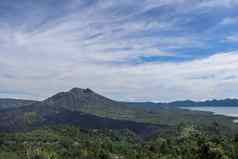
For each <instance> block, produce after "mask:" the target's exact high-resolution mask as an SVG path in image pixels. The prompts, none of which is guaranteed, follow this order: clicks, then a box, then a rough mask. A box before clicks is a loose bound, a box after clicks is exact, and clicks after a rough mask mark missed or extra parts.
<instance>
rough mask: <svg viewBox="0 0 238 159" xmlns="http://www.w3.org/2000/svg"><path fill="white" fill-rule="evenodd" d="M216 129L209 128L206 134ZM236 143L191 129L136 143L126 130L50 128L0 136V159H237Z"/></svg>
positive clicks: (178, 130) (179, 128)
mask: <svg viewBox="0 0 238 159" xmlns="http://www.w3.org/2000/svg"><path fill="white" fill-rule="evenodd" d="M215 129H216V130H217V131H218V132H219V129H217V128H216V127H211V128H210V131H213V130H215ZM237 148H238V139H237V137H236V136H233V137H229V138H228V137H226V136H220V135H219V133H217V134H210V133H207V132H205V131H203V130H201V129H197V128H196V127H194V126H192V125H184V126H180V127H178V128H177V129H176V132H175V133H174V134H173V133H168V132H167V133H164V134H158V135H155V136H154V137H153V138H150V139H148V140H144V141H143V140H140V139H139V138H138V137H137V136H136V134H134V133H133V132H130V131H128V130H97V129H94V130H84V129H79V128H77V127H69V126H68V127H51V128H43V129H37V130H34V131H32V132H28V133H16V134H0V159H94V158H95V159H180V158H181V159H237V157H238V149H237Z"/></svg>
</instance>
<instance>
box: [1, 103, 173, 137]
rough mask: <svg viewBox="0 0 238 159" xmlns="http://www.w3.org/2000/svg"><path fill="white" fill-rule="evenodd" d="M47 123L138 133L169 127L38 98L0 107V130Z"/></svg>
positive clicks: (15, 130) (149, 133)
mask: <svg viewBox="0 0 238 159" xmlns="http://www.w3.org/2000/svg"><path fill="white" fill-rule="evenodd" d="M50 125H76V126H79V127H80V128H84V129H129V130H131V131H133V132H135V133H137V134H138V135H140V136H141V137H148V136H150V135H152V134H154V133H158V132H159V131H162V130H164V129H170V127H169V126H164V125H153V124H145V123H137V122H133V121H125V120H114V119H109V118H102V117H98V116H95V115H90V114H86V113H83V112H80V111H71V110H68V109H65V108H63V107H58V106H52V105H46V104H45V103H41V102H38V103H34V104H33V105H30V106H26V107H21V108H14V109H8V110H3V111H0V132H19V131H29V130H32V129H34V128H40V127H44V126H50Z"/></svg>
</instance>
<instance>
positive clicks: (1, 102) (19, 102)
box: [0, 99, 36, 110]
mask: <svg viewBox="0 0 238 159" xmlns="http://www.w3.org/2000/svg"><path fill="white" fill-rule="evenodd" d="M34 102H36V101H32V100H23V99H0V110H2V109H8V108H17V107H21V106H26V105H30V104H32V103H34Z"/></svg>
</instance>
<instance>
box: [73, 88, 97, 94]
mask: <svg viewBox="0 0 238 159" xmlns="http://www.w3.org/2000/svg"><path fill="white" fill-rule="evenodd" d="M69 92H71V93H77V94H78V93H80V94H81V93H94V92H93V91H92V90H91V89H89V88H86V89H82V88H77V87H75V88H72V89H71V90H70V91H69Z"/></svg>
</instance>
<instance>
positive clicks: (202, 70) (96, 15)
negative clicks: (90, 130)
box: [0, 0, 238, 101]
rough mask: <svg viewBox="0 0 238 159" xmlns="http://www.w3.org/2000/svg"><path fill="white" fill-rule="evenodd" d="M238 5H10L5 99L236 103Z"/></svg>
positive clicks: (103, 0) (4, 6)
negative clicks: (79, 94) (74, 90)
mask: <svg viewBox="0 0 238 159" xmlns="http://www.w3.org/2000/svg"><path fill="white" fill-rule="evenodd" d="M222 4H224V7H222ZM236 4H237V3H236V2H235V1H231V0H224V1H216V0H210V1H196V0H194V1H188V0H173V1H170V0H166V1H165V0H159V1H158V0H156V1H154V0H140V1H135V0H120V1H111V0H84V1H82V0H70V1H63V0H60V1H55V0H43V1H40V2H33V1H30V0H23V2H21V5H20V4H19V1H11V2H9V1H5V0H4V1H2V2H0V9H1V11H2V15H3V16H2V17H1V18H0V34H1V35H4V36H1V37H0V55H1V57H0V87H1V89H2V90H5V91H2V92H7V93H0V96H1V97H5V96H10V97H11V96H12V97H22V96H24V97H26V98H34V99H43V98H45V97H47V96H49V95H51V94H53V93H55V92H57V91H61V90H67V89H69V88H71V87H75V86H77V87H90V88H92V89H95V90H96V91H99V92H101V93H103V94H106V95H108V96H110V97H113V98H115V99H118V100H140V101H143V100H157V101H158V100H163V101H168V100H175V99H184V98H191V99H205V98H223V97H233V96H235V94H232V93H229V92H234V91H227V90H229V89H231V90H233V89H234V85H235V84H237V82H236V77H237V74H236V72H235V71H234V70H235V69H237V64H235V61H236V60H238V59H237V51H236V50H238V48H236V47H235V46H234V42H236V41H234V39H235V35H236V31H237V30H236V25H238V24H236V17H237V15H235V14H234V13H233V12H231V11H234V9H235V5H236ZM184 7H186V8H187V10H184ZM214 7H216V8H217V13H213V8H214ZM214 17H215V18H214ZM228 28H229V29H228ZM217 31H220V33H219V34H217ZM231 35H232V37H231ZM224 43H225V44H226V45H227V46H223V45H224ZM229 46H230V47H229ZM228 48H232V50H228ZM224 52H228V53H224ZM163 58H167V59H169V60H167V61H166V62H165V61H163V60H162V59H163ZM145 59H150V60H149V62H148V61H147V60H145ZM170 59H171V60H170ZM177 59H182V60H181V61H179V60H177ZM231 64H232V65H233V66H232V65H231ZM231 77H232V78H231ZM199 85H202V86H199ZM197 86H199V87H197ZM11 92H12V93H11ZM15 92H17V93H15ZM19 92H24V93H22V95H21V93H19Z"/></svg>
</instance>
